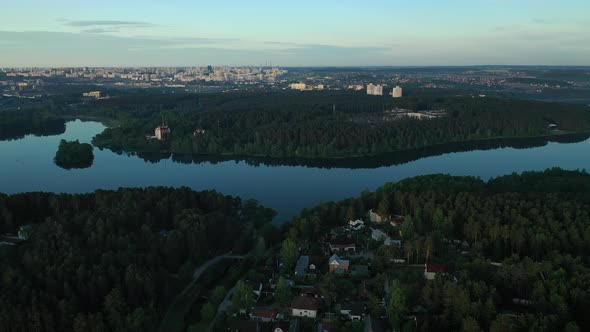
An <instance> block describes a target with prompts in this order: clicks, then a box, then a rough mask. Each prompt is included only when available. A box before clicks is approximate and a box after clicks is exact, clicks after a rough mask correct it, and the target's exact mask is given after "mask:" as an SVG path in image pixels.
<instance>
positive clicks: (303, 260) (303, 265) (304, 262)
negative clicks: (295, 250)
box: [295, 256, 309, 277]
mask: <svg viewBox="0 0 590 332" xmlns="http://www.w3.org/2000/svg"><path fill="white" fill-rule="evenodd" d="M308 268H309V256H299V259H298V260H297V265H296V266H295V276H298V277H305V275H307V270H308Z"/></svg>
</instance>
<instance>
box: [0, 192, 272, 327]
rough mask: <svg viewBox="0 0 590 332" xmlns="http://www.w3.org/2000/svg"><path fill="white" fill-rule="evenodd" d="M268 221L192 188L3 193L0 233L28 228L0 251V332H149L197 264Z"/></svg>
mask: <svg viewBox="0 0 590 332" xmlns="http://www.w3.org/2000/svg"><path fill="white" fill-rule="evenodd" d="M273 216H274V211H272V210H270V209H267V208H264V207H261V206H260V205H258V204H257V202H255V201H245V202H242V201H241V200H240V199H239V198H236V197H231V196H224V195H221V194H219V193H216V192H213V191H204V192H195V191H192V190H190V189H188V188H179V189H172V188H160V187H153V188H146V189H119V190H117V191H105V190H99V191H96V192H94V193H91V194H76V195H70V194H50V193H24V194H15V195H11V196H8V195H2V194H0V234H8V233H15V232H16V231H17V230H18V229H19V228H20V227H22V226H24V227H27V228H30V229H31V231H30V232H29V239H28V240H27V241H24V242H22V243H20V244H18V245H16V246H0V276H1V278H0V331H15V332H16V331H60V332H61V331H79V332H82V331H85V332H87V331H154V330H156V329H157V326H158V323H159V322H160V321H161V319H162V316H163V314H164V312H165V311H166V309H167V306H168V305H169V304H170V303H169V302H170V301H171V299H172V298H173V297H174V296H176V294H177V293H178V292H179V291H180V290H181V289H182V288H183V287H184V286H185V285H186V284H187V283H188V282H189V280H191V278H192V273H193V270H194V269H195V267H197V266H198V265H199V264H200V263H202V262H203V261H205V260H207V259H209V258H211V257H213V256H216V255H219V254H223V253H227V252H228V251H230V250H233V252H234V253H243V252H247V251H249V250H250V247H251V246H252V242H253V240H252V233H253V232H255V231H256V230H257V229H261V228H268V227H270V221H271V220H272V218H273ZM271 228H272V227H271Z"/></svg>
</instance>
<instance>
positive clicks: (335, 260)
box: [328, 254, 350, 273]
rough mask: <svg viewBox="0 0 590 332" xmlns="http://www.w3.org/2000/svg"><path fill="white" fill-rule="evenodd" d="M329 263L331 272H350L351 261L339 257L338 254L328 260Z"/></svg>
mask: <svg viewBox="0 0 590 332" xmlns="http://www.w3.org/2000/svg"><path fill="white" fill-rule="evenodd" d="M328 265H329V266H330V272H334V273H346V272H348V268H349V265H350V262H349V261H348V260H345V259H342V258H340V257H338V255H336V254H334V255H332V257H330V259H329V260H328Z"/></svg>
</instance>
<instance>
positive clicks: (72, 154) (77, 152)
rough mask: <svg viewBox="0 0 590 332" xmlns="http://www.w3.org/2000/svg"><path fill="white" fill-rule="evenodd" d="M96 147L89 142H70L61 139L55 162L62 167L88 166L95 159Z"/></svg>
mask: <svg viewBox="0 0 590 332" xmlns="http://www.w3.org/2000/svg"><path fill="white" fill-rule="evenodd" d="M93 150H94V148H93V147H92V145H90V144H88V143H80V142H79V141H78V140H75V141H71V142H68V141H66V140H63V139H62V140H61V142H60V143H59V148H58V149H57V152H56V153H55V158H54V161H55V164H56V165H57V166H59V167H61V168H65V169H72V168H88V167H90V166H92V162H93V161H94V153H93Z"/></svg>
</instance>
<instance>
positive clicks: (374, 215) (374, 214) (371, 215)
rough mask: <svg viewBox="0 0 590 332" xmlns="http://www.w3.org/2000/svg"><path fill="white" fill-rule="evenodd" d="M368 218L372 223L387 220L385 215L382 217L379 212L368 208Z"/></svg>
mask: <svg viewBox="0 0 590 332" xmlns="http://www.w3.org/2000/svg"><path fill="white" fill-rule="evenodd" d="M369 220H370V221H371V222H372V223H376V224H379V223H382V222H386V221H387V217H383V216H381V215H380V214H379V213H377V212H374V211H373V209H371V210H369Z"/></svg>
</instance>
